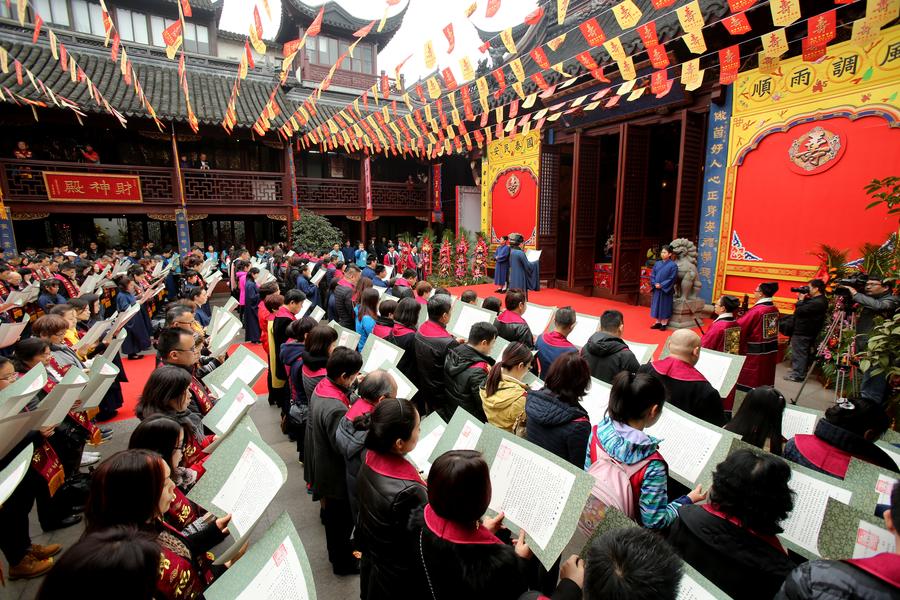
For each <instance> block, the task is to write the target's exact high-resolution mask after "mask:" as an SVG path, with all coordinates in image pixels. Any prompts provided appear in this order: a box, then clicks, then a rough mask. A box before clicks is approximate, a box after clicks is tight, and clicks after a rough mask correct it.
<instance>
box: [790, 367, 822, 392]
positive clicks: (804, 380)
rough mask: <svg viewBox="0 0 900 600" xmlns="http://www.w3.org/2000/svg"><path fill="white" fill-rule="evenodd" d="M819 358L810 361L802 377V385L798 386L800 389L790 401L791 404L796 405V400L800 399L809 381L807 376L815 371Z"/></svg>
mask: <svg viewBox="0 0 900 600" xmlns="http://www.w3.org/2000/svg"><path fill="white" fill-rule="evenodd" d="M820 361H821V358H819V357H818V356H816V358H815V359H814V360H813V361H812V364H811V365H810V366H809V367H808V368H807V369H806V375H805V376H804V377H803V383H801V384H800V389H799V390H797V395H796V396H794V397H793V398H792V399H791V404H797V400H799V399H800V396H801V395H802V394H803V388H805V387H806V382H807V381H809V376H810V375H812V372H813V371H814V370H815V369H816V365H817V364H819V362H820Z"/></svg>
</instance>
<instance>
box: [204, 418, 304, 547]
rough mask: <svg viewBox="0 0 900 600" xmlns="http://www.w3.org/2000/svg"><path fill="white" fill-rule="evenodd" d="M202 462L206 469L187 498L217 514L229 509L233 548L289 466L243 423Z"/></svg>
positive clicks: (245, 535)
mask: <svg viewBox="0 0 900 600" xmlns="http://www.w3.org/2000/svg"><path fill="white" fill-rule="evenodd" d="M203 466H204V468H205V469H206V472H205V473H204V475H203V477H202V478H201V479H200V480H199V481H197V484H196V485H195V486H194V487H193V488H192V489H191V491H190V493H188V498H189V499H190V500H193V501H194V502H196V503H197V504H199V505H200V506H203V507H204V508H206V509H207V510H209V511H210V512H212V513H213V514H215V515H216V516H217V517H223V516H225V515H226V514H229V513H230V514H231V522H230V523H229V524H228V530H229V532H230V535H231V536H232V537H233V539H234V540H235V542H234V544H232V548H234V547H235V546H239V545H240V544H242V543H243V542H244V541H245V538H246V537H247V534H248V533H249V532H250V530H251V529H252V528H253V526H254V525H255V524H256V522H257V521H258V520H259V518H260V517H261V516H262V514H263V513H264V512H265V510H266V508H268V506H269V504H271V502H272V499H273V498H275V494H277V493H278V490H280V489H281V487H282V486H283V485H284V482H285V481H287V467H286V466H285V464H284V462H283V461H282V460H281V458H280V457H279V456H278V455H277V454H276V453H275V451H274V450H272V448H270V447H269V446H268V445H267V444H266V443H265V442H264V441H263V440H262V438H260V437H259V436H258V435H255V434H253V433H251V432H250V431H248V430H247V429H244V428H242V427H235V428H234V429H233V430H232V431H231V433H230V434H229V435H227V436H225V439H224V440H223V441H222V443H221V444H219V446H218V448H216V450H215V451H214V452H213V453H212V454H211V455H210V457H209V458H208V459H207V460H206V462H205V463H203Z"/></svg>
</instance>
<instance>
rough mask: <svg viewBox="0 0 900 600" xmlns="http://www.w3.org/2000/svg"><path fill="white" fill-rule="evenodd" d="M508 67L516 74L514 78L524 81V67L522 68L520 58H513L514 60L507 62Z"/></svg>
mask: <svg viewBox="0 0 900 600" xmlns="http://www.w3.org/2000/svg"><path fill="white" fill-rule="evenodd" d="M509 68H510V69H512V72H513V74H514V75H515V76H516V79H518V80H519V81H525V69H524V68H522V60H521V59H518V58H517V59H515V60H514V61H512V62H510V63H509Z"/></svg>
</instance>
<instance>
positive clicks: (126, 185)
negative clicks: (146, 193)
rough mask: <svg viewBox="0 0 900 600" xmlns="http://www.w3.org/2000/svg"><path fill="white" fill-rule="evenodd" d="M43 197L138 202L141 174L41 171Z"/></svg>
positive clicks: (68, 200) (58, 199) (139, 200)
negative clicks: (45, 189)
mask: <svg viewBox="0 0 900 600" xmlns="http://www.w3.org/2000/svg"><path fill="white" fill-rule="evenodd" d="M43 175H44V186H45V187H46V188H47V199H48V200H57V201H60V202H129V203H140V202H142V201H143V197H142V196H141V178H140V176H138V175H98V174H94V173H90V174H88V173H65V172H58V171H44V172H43Z"/></svg>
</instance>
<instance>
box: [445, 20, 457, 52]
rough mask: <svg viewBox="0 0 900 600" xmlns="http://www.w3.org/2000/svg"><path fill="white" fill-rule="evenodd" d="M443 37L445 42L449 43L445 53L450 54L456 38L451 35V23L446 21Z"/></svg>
mask: <svg viewBox="0 0 900 600" xmlns="http://www.w3.org/2000/svg"><path fill="white" fill-rule="evenodd" d="M444 37H445V38H447V42H448V43H449V44H450V46H449V47H448V48H447V54H450V53H451V52H453V48H454V47H455V46H456V38H455V37H454V36H453V23H448V24H447V26H446V27H444Z"/></svg>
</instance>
